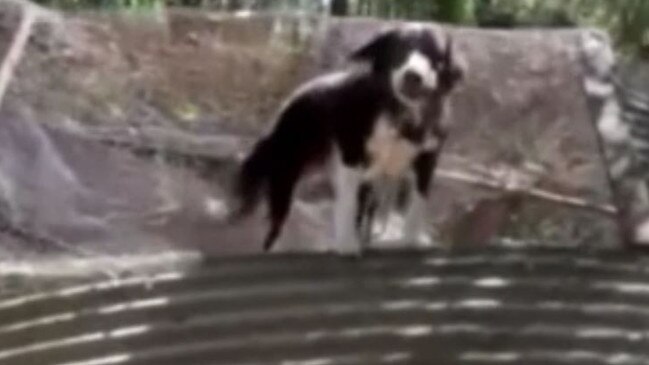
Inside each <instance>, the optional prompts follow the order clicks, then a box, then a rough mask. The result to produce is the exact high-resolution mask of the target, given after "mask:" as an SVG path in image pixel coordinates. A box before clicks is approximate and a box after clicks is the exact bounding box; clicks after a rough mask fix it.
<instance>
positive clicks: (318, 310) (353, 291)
mask: <svg viewBox="0 0 649 365" xmlns="http://www.w3.org/2000/svg"><path fill="white" fill-rule="evenodd" d="M646 263H647V259H646V258H644V257H641V256H635V255H631V254H621V253H611V252H608V253H598V254H595V253H590V254H589V253H584V252H568V251H534V252H533V251H529V252H526V253H523V252H519V253H516V252H509V253H507V252H499V251H490V252H482V253H480V252H474V253H439V252H437V253H436V252H433V253H392V254H381V255H371V256H370V257H367V258H364V259H363V260H350V259H340V258H335V257H329V256H318V255H311V256H297V255H296V256H259V257H250V258H240V259H230V260H223V259H212V260H206V261H205V262H203V263H202V264H200V265H199V267H197V268H195V269H193V270H189V271H185V272H166V273H160V274H156V275H154V276H150V277H132V278H129V279H124V280H121V281H111V282H102V283H94V284H86V285H77V286H74V287H70V288H67V289H61V290H58V291H54V292H50V293H37V294H26V295H25V296H23V297H20V296H16V297H13V298H4V299H2V300H0V364H3V365H5V364H6V365H10V364H38V365H50V364H52V365H53V364H59V365H60V364H68V365H71V364H75V365H82V364H83V365H99V364H101V365H103V364H125V365H126V364H129V365H132V364H155V365H164V364H227V365H235V364H305V365H306V364H309V365H312V364H460V363H461V364H507V363H511V364H588V365H592V364H646V363H649V346H647V345H648V342H649V337H648V336H649V333H648V332H647V328H649V309H647V308H649V307H648V304H649V284H648V283H647V279H648V278H649V271H648V270H647V265H646Z"/></svg>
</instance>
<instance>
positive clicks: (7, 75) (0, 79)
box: [0, 5, 36, 106]
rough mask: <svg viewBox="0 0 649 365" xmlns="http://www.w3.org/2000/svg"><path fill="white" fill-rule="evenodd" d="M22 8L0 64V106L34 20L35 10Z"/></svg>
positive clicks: (29, 7)
mask: <svg viewBox="0 0 649 365" xmlns="http://www.w3.org/2000/svg"><path fill="white" fill-rule="evenodd" d="M22 9H23V15H22V17H21V19H20V25H19V26H18V29H17V30H16V32H15V33H14V37H13V40H12V42H11V46H10V47H9V51H8V52H7V55H6V56H5V59H4V61H3V62H2V66H0V106H1V105H2V101H3V100H4V96H5V93H6V92H7V88H8V87H9V83H10V82H11V79H12V78H13V76H14V73H15V70H16V66H17V65H18V63H19V62H20V60H21V58H22V57H23V54H24V52H25V47H26V45H27V42H28V41H29V37H30V36H31V34H32V29H33V28H32V26H33V24H34V21H35V20H36V14H35V10H34V9H33V8H32V6H31V5H24V6H22Z"/></svg>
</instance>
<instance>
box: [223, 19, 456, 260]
mask: <svg viewBox="0 0 649 365" xmlns="http://www.w3.org/2000/svg"><path fill="white" fill-rule="evenodd" d="M350 59H351V60H353V61H356V62H357V63H360V64H364V65H366V66H369V67H364V68H360V67H359V68H356V69H353V70H349V71H340V72H334V73H330V74H326V75H324V76H320V77H317V78H315V79H313V80H311V81H309V82H307V83H306V84H304V85H302V86H301V87H299V88H298V89H297V91H295V92H294V94H293V95H292V96H291V97H290V98H289V99H288V101H287V102H286V103H285V105H284V106H283V107H282V108H281V110H280V113H279V116H278V120H277V123H276V124H275V126H274V128H273V129H272V130H271V132H270V133H269V134H268V135H267V136H265V137H264V138H262V139H261V140H260V141H259V142H258V143H257V144H256V146H255V147H254V149H253V151H252V153H251V154H250V155H248V156H247V158H245V160H244V161H243V165H242V167H241V170H240V171H239V174H238V176H237V180H236V182H235V184H236V197H237V198H238V199H239V204H240V205H239V206H238V208H237V211H236V213H235V216H236V217H242V216H244V215H246V214H248V213H250V212H252V211H253V210H254V208H255V207H256V206H257V204H258V202H259V201H260V200H261V198H262V197H263V196H265V197H266V199H267V201H268V207H269V213H270V217H269V219H270V229H269V231H268V233H267V235H266V237H265V240H264V242H263V247H264V249H265V250H270V249H271V248H272V246H273V244H274V242H275V241H276V240H277V238H278V236H279V235H280V233H281V230H282V227H283V225H284V222H285V220H286V218H287V216H288V213H289V210H290V207H291V203H292V200H293V195H294V191H295V187H296V184H297V182H298V180H299V179H300V177H301V176H303V174H305V173H307V172H308V170H309V169H311V168H312V167H317V166H322V165H324V163H325V162H327V161H329V160H330V158H334V159H335V165H336V167H335V173H334V178H333V183H334V186H335V194H336V195H335V208H334V226H335V243H336V247H334V250H335V251H337V252H339V253H341V254H359V253H360V252H361V249H362V245H361V241H362V237H361V236H362V232H361V228H360V225H361V222H362V219H361V218H362V216H363V214H365V213H364V212H363V209H365V207H364V205H366V204H367V202H369V201H371V198H370V197H371V196H372V194H371V191H372V188H371V186H372V184H373V182H375V181H379V180H382V179H385V178H388V179H406V180H408V181H409V182H410V186H412V187H413V188H414V189H410V190H414V193H413V194H412V195H413V196H412V197H411V199H410V204H409V207H408V212H407V213H406V224H405V227H404V240H406V241H412V240H415V239H417V238H418V237H420V234H421V233H423V228H424V227H423V224H424V219H425V216H426V215H425V211H424V209H425V202H426V198H427V195H428V191H429V185H430V181H431V177H432V174H433V170H434V168H435V165H436V161H437V156H438V152H439V149H440V147H441V145H442V142H443V141H444V139H445V137H446V133H447V129H448V126H447V123H446V122H445V120H444V119H445V118H444V117H443V110H444V105H445V102H446V100H447V99H448V96H449V94H450V92H451V91H452V90H453V89H454V88H455V86H456V85H457V84H458V82H460V81H461V79H462V77H463V68H462V67H461V66H460V63H459V62H458V60H457V57H456V56H455V55H454V52H453V44H452V41H451V38H450V36H447V35H445V34H444V33H443V32H442V31H441V30H440V29H438V28H437V27H433V26H424V25H407V26H398V27H395V28H392V29H389V30H387V31H383V32H381V33H379V34H378V35H376V36H375V37H374V38H373V39H372V40H370V41H369V42H368V43H366V44H364V45H363V46H361V47H360V48H359V49H357V50H355V51H354V52H352V54H351V55H350ZM368 192H369V193H368Z"/></svg>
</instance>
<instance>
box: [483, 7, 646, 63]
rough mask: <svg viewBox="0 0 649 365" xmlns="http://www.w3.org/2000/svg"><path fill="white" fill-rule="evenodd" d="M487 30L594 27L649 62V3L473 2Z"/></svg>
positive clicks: (621, 46) (627, 50)
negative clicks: (498, 28)
mask: <svg viewBox="0 0 649 365" xmlns="http://www.w3.org/2000/svg"><path fill="white" fill-rule="evenodd" d="M474 1H475V2H476V4H475V9H476V17H475V18H476V22H477V24H478V25H481V26H486V27H530V26H537V27H538V26H540V27H547V26H552V27H555V26H573V25H579V26H594V27H600V28H603V29H606V30H608V31H609V33H610V34H611V35H612V37H613V39H614V40H615V42H616V44H617V45H618V47H619V48H620V49H621V50H622V51H624V52H625V53H628V54H633V55H639V56H643V57H647V58H649V1H647V0H615V1H613V0H608V1H607V0H474Z"/></svg>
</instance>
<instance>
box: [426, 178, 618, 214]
mask: <svg viewBox="0 0 649 365" xmlns="http://www.w3.org/2000/svg"><path fill="white" fill-rule="evenodd" d="M435 174H436V175H435V176H436V177H440V178H443V179H448V180H453V181H459V182H463V183H467V184H471V185H475V186H478V187H482V188H487V189H491V190H498V191H507V189H506V188H505V187H504V184H503V183H501V182H499V181H495V180H487V179H484V178H479V177H476V176H475V175H471V174H467V173H465V172H460V171H454V170H446V169H438V170H437V171H436V172H435ZM520 192H521V193H522V194H525V195H527V196H529V197H532V198H536V199H541V200H545V201H550V202H552V203H557V204H562V205H566V206H569V207H571V208H577V209H585V210H590V211H595V212H598V213H601V214H605V215H607V216H610V217H616V216H617V213H618V212H617V209H616V208H615V207H614V206H613V205H610V204H595V203H592V202H590V201H588V200H585V199H582V198H577V197H574V196H567V195H561V194H557V193H553V192H549V191H546V190H542V189H538V188H531V189H522V190H520Z"/></svg>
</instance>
